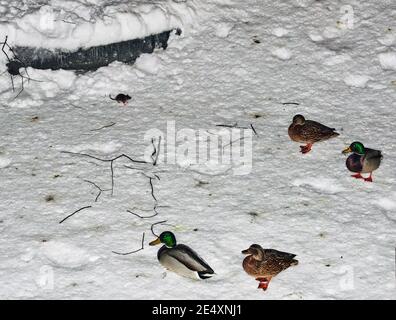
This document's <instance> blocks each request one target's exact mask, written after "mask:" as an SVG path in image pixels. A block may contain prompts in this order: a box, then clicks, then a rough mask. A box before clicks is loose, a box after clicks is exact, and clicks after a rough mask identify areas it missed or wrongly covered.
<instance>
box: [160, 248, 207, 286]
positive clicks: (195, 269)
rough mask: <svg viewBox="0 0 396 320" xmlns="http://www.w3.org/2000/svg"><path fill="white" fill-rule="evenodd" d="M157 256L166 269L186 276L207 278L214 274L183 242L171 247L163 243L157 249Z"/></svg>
mask: <svg viewBox="0 0 396 320" xmlns="http://www.w3.org/2000/svg"><path fill="white" fill-rule="evenodd" d="M157 257H158V260H159V262H160V263H161V264H162V265H163V266H164V267H165V268H166V269H168V270H170V271H173V272H175V273H177V274H179V275H181V276H184V277H187V278H191V279H207V278H210V277H211V276H212V275H213V274H214V271H213V269H212V268H211V267H210V266H209V265H208V264H207V262H206V261H205V260H203V259H202V258H201V257H200V256H199V255H198V254H197V253H196V252H195V251H194V250H193V249H191V248H190V247H188V246H186V245H184V244H178V245H176V246H174V247H173V248H168V247H167V246H165V245H164V246H162V247H161V248H160V249H159V250H158V253H157Z"/></svg>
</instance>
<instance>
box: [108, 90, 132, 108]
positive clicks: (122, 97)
mask: <svg viewBox="0 0 396 320" xmlns="http://www.w3.org/2000/svg"><path fill="white" fill-rule="evenodd" d="M109 97H110V99H111V100H115V101H117V102H118V103H120V102H122V103H123V104H124V106H125V105H126V104H127V103H128V100H130V99H131V97H130V96H129V95H127V94H123V93H119V94H117V95H116V97H115V98H112V97H111V95H110V94H109Z"/></svg>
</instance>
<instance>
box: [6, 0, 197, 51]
mask: <svg viewBox="0 0 396 320" xmlns="http://www.w3.org/2000/svg"><path fill="white" fill-rule="evenodd" d="M194 7H195V6H194V1H191V0H189V1H180V0H155V1H150V2H147V1H143V0H133V1H123V0H115V1H111V2H109V1H105V0H83V1H76V0H67V1H60V0H44V1H40V2H39V3H36V2H32V1H29V0H22V1H21V0H11V1H7V2H5V1H2V2H1V3H0V39H4V38H5V36H6V35H8V37H9V43H10V45H12V46H29V47H43V48H49V49H67V50H70V51H75V50H77V49H79V48H89V47H93V46H100V45H106V44H109V43H115V42H121V41H127V40H131V39H137V38H144V37H146V36H149V35H153V34H158V33H161V32H163V31H168V30H172V29H176V28H181V29H186V28H188V27H189V26H190V25H191V24H192V23H193V20H194V17H195V8H194ZM0 41H2V40H0Z"/></svg>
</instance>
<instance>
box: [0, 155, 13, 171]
mask: <svg viewBox="0 0 396 320" xmlns="http://www.w3.org/2000/svg"><path fill="white" fill-rule="evenodd" d="M10 164H11V159H10V158H8V157H7V156H5V155H2V154H0V169H2V168H6V167H8V166H9V165H10Z"/></svg>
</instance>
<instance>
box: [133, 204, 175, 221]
mask: <svg viewBox="0 0 396 320" xmlns="http://www.w3.org/2000/svg"><path fill="white" fill-rule="evenodd" d="M157 208H169V207H168V206H157V205H155V206H154V208H153V211H154V214H152V215H151V216H141V215H139V214H137V213H135V212H133V211H132V210H133V209H132V210H127V212H129V213H130V214H133V215H134V216H136V217H138V218H140V219H150V218H154V217H155V216H157V215H158V214H159V213H158V211H157ZM141 211H145V210H141Z"/></svg>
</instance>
